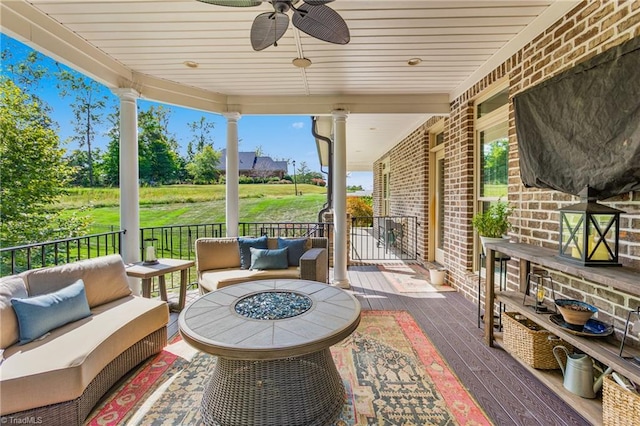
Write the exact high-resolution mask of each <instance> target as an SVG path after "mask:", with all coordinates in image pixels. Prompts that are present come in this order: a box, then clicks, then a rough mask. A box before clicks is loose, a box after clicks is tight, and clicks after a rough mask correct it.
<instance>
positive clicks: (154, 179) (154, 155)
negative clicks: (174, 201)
mask: <svg viewBox="0 0 640 426" xmlns="http://www.w3.org/2000/svg"><path fill="white" fill-rule="evenodd" d="M168 115H169V114H168V111H167V110H166V109H164V108H162V107H161V106H159V107H157V108H156V107H153V106H152V107H150V108H149V109H148V110H147V111H140V112H139V113H138V127H139V129H140V131H139V133H138V156H139V168H140V179H141V180H143V181H146V182H147V183H150V184H167V183H173V182H175V181H176V179H177V177H178V172H179V170H178V169H179V167H180V162H179V161H178V159H179V157H178V154H177V152H176V151H175V149H176V147H177V145H178V144H177V142H176V141H175V139H174V138H172V137H171V136H170V135H169V134H168V133H167V127H166V123H167V119H168Z"/></svg>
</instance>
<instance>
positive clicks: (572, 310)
mask: <svg viewBox="0 0 640 426" xmlns="http://www.w3.org/2000/svg"><path fill="white" fill-rule="evenodd" d="M556 306H557V307H558V310H559V311H560V313H561V314H562V318H563V319H564V320H565V322H566V323H568V324H572V325H585V324H586V323H587V321H589V318H591V317H592V316H593V314H595V313H596V312H598V308H596V307H595V306H592V305H589V304H588V303H585V302H581V301H579V300H573V299H556Z"/></svg>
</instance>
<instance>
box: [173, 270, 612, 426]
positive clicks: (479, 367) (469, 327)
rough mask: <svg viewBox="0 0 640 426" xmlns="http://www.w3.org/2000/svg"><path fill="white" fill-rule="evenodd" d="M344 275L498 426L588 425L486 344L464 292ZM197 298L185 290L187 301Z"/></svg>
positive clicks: (364, 301)
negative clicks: (426, 349)
mask: <svg viewBox="0 0 640 426" xmlns="http://www.w3.org/2000/svg"><path fill="white" fill-rule="evenodd" d="M348 276H349V281H350V283H351V286H352V291H353V292H354V293H355V295H356V297H357V298H358V300H359V301H360V303H361V305H362V309H363V310H404V311H408V312H409V313H411V315H412V316H413V318H414V319H415V320H416V322H417V323H418V324H419V325H420V327H421V328H422V330H423V331H424V332H425V334H426V335H427V336H428V337H429V339H430V340H431V341H432V342H433V344H434V346H435V347H436V348H437V349H438V351H439V352H440V354H441V355H442V358H443V359H444V360H445V361H446V362H447V363H448V364H449V366H450V367H451V369H452V370H453V371H454V372H455V374H456V375H457V376H458V378H459V379H460V381H461V382H462V383H463V384H464V386H465V387H466V388H467V389H468V390H469V392H470V393H471V394H472V395H473V397H474V398H475V399H476V401H478V404H479V405H480V406H481V407H482V409H483V410H484V411H485V413H486V414H487V416H488V417H489V418H490V419H491V420H492V421H493V422H494V423H495V424H496V425H499V426H502V425H541V426H542V425H545V426H546V425H589V424H592V423H591V422H589V421H587V420H586V419H584V418H582V417H581V416H580V414H579V413H577V412H576V411H575V410H573V409H572V408H571V407H570V406H569V405H568V404H566V403H565V402H564V401H562V400H561V399H560V398H559V397H558V396H557V395H556V394H555V393H553V392H552V391H551V390H550V389H549V388H547V387H546V386H545V385H544V384H543V383H542V382H540V381H539V380H538V379H537V378H536V377H535V376H534V375H532V374H531V373H530V372H529V371H528V370H527V369H526V368H525V367H523V366H522V365H520V364H519V363H518V361H516V360H515V359H513V358H512V357H511V356H510V355H509V354H508V353H507V352H505V351H504V350H503V349H501V348H499V347H495V348H490V347H488V346H486V345H485V344H484V340H483V331H482V330H480V329H479V328H478V327H477V324H476V315H477V306H476V305H475V304H473V303H471V302H470V301H468V300H467V299H465V298H464V296H463V295H462V294H459V293H457V292H443V293H435V294H434V293H397V292H395V291H394V288H393V286H391V285H390V284H389V283H388V282H387V281H386V280H385V278H384V275H383V274H382V273H381V272H380V271H379V270H378V268H377V266H375V265H364V266H351V267H349V271H348ZM197 295H198V294H197V291H193V290H191V291H189V294H188V297H187V303H189V300H193V298H195V297H197ZM177 317H178V316H177V314H175V313H172V314H171V320H170V324H169V326H168V331H169V335H173V334H175V333H177V331H178V325H177ZM599 423H601V420H597V421H594V424H599Z"/></svg>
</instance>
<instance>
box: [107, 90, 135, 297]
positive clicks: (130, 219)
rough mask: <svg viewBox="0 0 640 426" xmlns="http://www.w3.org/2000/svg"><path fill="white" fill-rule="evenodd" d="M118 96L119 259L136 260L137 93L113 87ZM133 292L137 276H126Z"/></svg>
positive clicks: (125, 260) (127, 261)
mask: <svg viewBox="0 0 640 426" xmlns="http://www.w3.org/2000/svg"><path fill="white" fill-rule="evenodd" d="M113 92H114V93H115V94H116V95H117V96H118V97H119V98H120V229H123V230H125V231H126V232H125V234H124V235H123V237H122V247H120V249H121V252H122V259H123V260H124V262H125V263H131V262H138V261H139V260H140V207H139V206H140V203H139V201H140V192H139V190H138V187H139V183H138V177H139V175H138V109H137V101H136V100H137V99H138V97H139V96H140V94H139V93H138V92H137V91H135V90H134V89H129V88H122V89H115V90H113ZM129 285H130V287H131V289H132V290H133V292H134V294H138V295H139V294H140V287H141V285H140V280H139V279H136V278H130V279H129Z"/></svg>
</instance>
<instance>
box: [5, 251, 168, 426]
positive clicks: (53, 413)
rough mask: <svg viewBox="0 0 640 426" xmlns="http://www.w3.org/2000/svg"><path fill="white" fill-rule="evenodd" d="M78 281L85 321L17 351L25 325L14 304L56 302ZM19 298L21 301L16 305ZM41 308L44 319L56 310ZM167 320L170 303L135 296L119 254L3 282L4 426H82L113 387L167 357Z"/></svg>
mask: <svg viewBox="0 0 640 426" xmlns="http://www.w3.org/2000/svg"><path fill="white" fill-rule="evenodd" d="M80 279H81V280H82V283H83V284H84V290H83V292H84V294H85V296H86V299H85V300H86V301H84V302H81V303H84V306H85V309H86V310H87V311H88V313H87V315H88V316H86V317H84V318H82V319H77V320H73V321H72V322H69V323H67V324H65V325H62V326H60V327H57V328H54V329H52V330H50V331H49V332H47V333H46V334H44V336H43V337H40V338H37V339H36V340H33V341H31V342H29V343H24V344H20V343H21V342H22V341H23V340H24V339H23V337H24V333H23V331H24V330H25V328H26V327H27V325H26V323H27V321H26V319H25V316H24V315H23V312H22V311H20V310H18V306H16V307H15V308H14V305H15V304H16V303H17V302H19V303H34V301H35V300H40V299H42V298H45V299H46V298H47V297H50V296H52V295H54V296H56V295H58V294H60V292H61V291H65V289H68V288H70V287H77V285H78V280H80ZM70 283H74V284H72V285H71V286H70V285H69V284H70ZM82 283H81V284H80V285H82ZM36 296H37V297H36ZM34 297H36V298H34ZM16 298H17V299H20V300H19V301H17V302H16V300H15V299H16ZM11 299H14V300H13V302H12V300H11ZM87 305H88V306H87ZM43 309H44V310H45V311H44V312H43V313H39V314H38V315H39V316H41V317H42V318H45V319H46V317H47V315H48V314H50V313H51V312H52V311H46V310H47V309H51V306H49V305H47V306H45V307H44V308H43ZM56 309H57V308H56ZM51 316H55V315H54V314H52V315H51ZM168 319H169V310H168V307H167V304H166V303H165V302H161V301H158V300H151V299H144V298H142V297H137V296H133V295H132V294H131V290H130V288H129V285H128V280H127V275H126V272H125V265H124V263H123V261H122V258H121V257H120V256H119V255H109V256H102V257H98V258H94V259H90V260H84V261H79V262H74V263H69V264H66V265H60V266H55V267H50V268H42V269H35V270H31V271H27V272H25V273H22V274H20V275H14V276H10V277H5V278H3V279H2V280H1V281H0V328H1V334H0V343H1V345H0V346H1V348H2V349H3V351H2V364H1V365H0V420H1V421H2V423H8V424H13V423H20V422H24V419H34V421H38V422H40V423H42V424H56V425H80V424H82V423H83V421H84V420H85V418H86V417H87V415H88V414H89V413H90V412H91V410H92V408H93V406H94V405H95V404H96V402H98V400H99V399H100V398H101V397H102V396H103V395H104V394H105V393H106V392H107V391H108V390H109V388H110V387H111V386H112V385H113V384H115V383H116V382H117V381H118V380H119V379H120V378H121V377H123V376H124V375H125V374H126V373H127V372H128V371H130V370H131V369H132V368H133V367H135V366H136V365H138V364H139V363H140V362H142V361H143V360H145V359H146V358H148V357H150V356H151V355H153V354H155V353H158V352H160V351H161V350H162V348H163V347H164V346H165V345H166V343H167V323H168ZM19 339H22V340H21V341H19Z"/></svg>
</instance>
